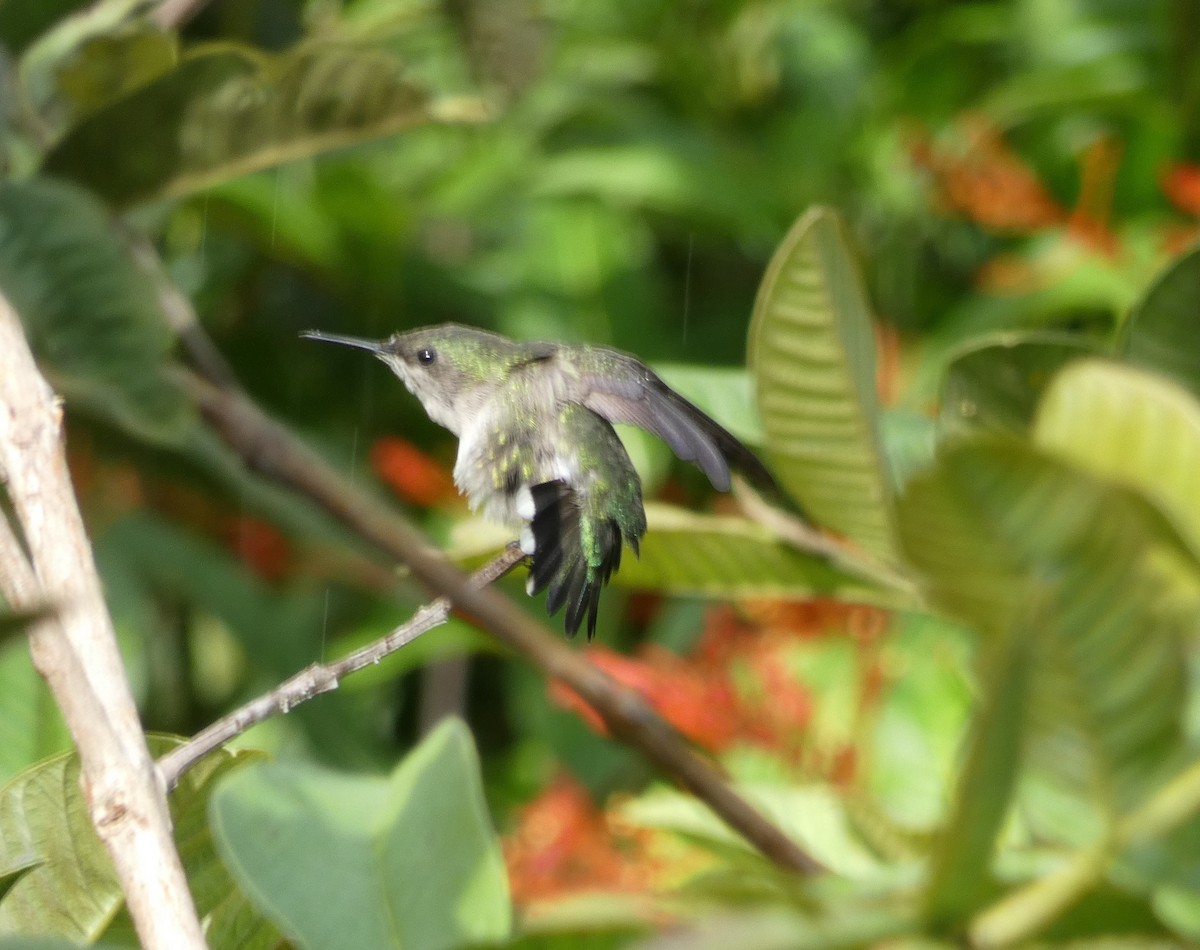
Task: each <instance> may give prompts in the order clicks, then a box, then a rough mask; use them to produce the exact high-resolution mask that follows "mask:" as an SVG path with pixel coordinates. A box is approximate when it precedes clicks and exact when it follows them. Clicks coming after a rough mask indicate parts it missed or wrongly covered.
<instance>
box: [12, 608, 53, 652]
mask: <svg viewBox="0 0 1200 950" xmlns="http://www.w3.org/2000/svg"><path fill="white" fill-rule="evenodd" d="M50 613H51V611H50V610H18V611H16V612H12V611H6V610H0V645H2V644H3V643H4V641H5V640H7V639H8V638H9V637H15V636H17V635H18V634H20V633H23V632H24V631H25V629H26V628H27V627H28V626H29V625H30V624H32V623H37V622H38V621H39V620H41V619H43V618H44V617H46V616H47V615H48V614H50Z"/></svg>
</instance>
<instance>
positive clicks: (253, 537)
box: [224, 515, 292, 582]
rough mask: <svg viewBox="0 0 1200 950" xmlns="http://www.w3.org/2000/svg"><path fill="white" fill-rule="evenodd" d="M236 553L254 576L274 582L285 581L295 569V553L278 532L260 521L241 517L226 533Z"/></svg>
mask: <svg viewBox="0 0 1200 950" xmlns="http://www.w3.org/2000/svg"><path fill="white" fill-rule="evenodd" d="M224 534H225V539H226V543H227V544H228V545H229V546H230V548H232V549H233V553H234V554H236V555H237V556H238V558H239V559H241V561H242V563H244V564H246V565H247V566H248V567H249V568H250V569H251V570H252V571H254V573H255V574H257V575H258V576H259V577H261V578H263V579H264V580H267V581H271V582H275V581H279V580H282V579H283V578H284V577H286V576H287V575H288V574H289V573H290V571H291V567H292V549H291V546H290V545H289V544H288V541H287V538H285V537H284V536H283V534H282V533H280V531H279V529H278V528H276V527H275V526H274V525H272V524H270V523H269V522H266V521H263V520H262V519H261V518H255V517H252V516H251V515H238V516H236V517H234V518H231V519H230V520H229V522H228V524H227V526H226V528H225V531H224Z"/></svg>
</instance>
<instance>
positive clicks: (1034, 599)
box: [900, 440, 1200, 816]
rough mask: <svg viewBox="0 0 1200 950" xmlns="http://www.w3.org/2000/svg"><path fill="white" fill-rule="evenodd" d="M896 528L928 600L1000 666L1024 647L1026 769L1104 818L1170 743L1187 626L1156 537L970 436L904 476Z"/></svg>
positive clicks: (1187, 576) (1127, 511)
mask: <svg viewBox="0 0 1200 950" xmlns="http://www.w3.org/2000/svg"><path fill="white" fill-rule="evenodd" d="M900 528H901V537H902V540H903V543H904V546H905V550H906V551H907V553H908V556H909V558H910V560H911V562H912V563H913V564H914V565H915V566H916V567H917V568H918V569H919V570H920V572H921V574H922V575H923V578H924V582H925V587H926V590H927V592H928V594H929V597H930V599H931V600H932V602H933V603H934V604H935V605H937V606H939V607H941V608H942V609H944V610H946V611H948V612H949V613H951V614H953V615H954V616H957V617H959V618H960V619H962V620H964V621H965V622H967V623H968V624H970V625H972V626H974V627H975V628H976V629H977V630H979V631H980V632H981V633H984V634H986V635H987V636H988V638H989V639H991V640H992V641H996V642H1001V641H1003V639H1004V638H1012V639H1013V643H1012V645H1011V646H1010V647H1008V648H1007V649H1009V650H1010V651H1013V652H1011V655H1012V656H1014V657H1019V656H1020V655H1021V653H1020V651H1022V650H1026V649H1028V650H1031V651H1032V654H1031V657H1032V658H1031V667H1030V669H1031V679H1030V683H1031V686H1030V699H1029V702H1028V704H1027V708H1026V716H1027V717H1028V719H1027V722H1028V724H1029V728H1028V730H1027V732H1026V737H1025V739H1024V741H1025V742H1026V743H1027V747H1028V748H1030V749H1031V751H1032V752H1034V753H1035V754H1036V755H1037V757H1038V761H1039V762H1040V763H1041V764H1042V765H1043V767H1045V768H1047V769H1050V770H1051V771H1052V772H1054V773H1055V774H1057V775H1059V776H1060V777H1061V778H1062V779H1063V780H1065V781H1067V782H1069V783H1070V785H1071V787H1073V788H1075V789H1076V790H1077V791H1078V792H1079V793H1080V794H1088V795H1089V796H1090V797H1091V798H1092V799H1093V800H1094V801H1096V803H1097V805H1098V806H1099V807H1100V809H1101V810H1102V811H1104V812H1106V813H1108V814H1109V815H1113V816H1115V815H1117V814H1120V813H1121V812H1122V811H1124V810H1126V809H1128V808H1129V807H1131V806H1132V804H1134V803H1135V802H1136V801H1137V800H1138V798H1139V797H1140V796H1141V795H1142V794H1144V793H1145V790H1146V789H1147V787H1149V785H1150V784H1151V783H1152V782H1153V781H1154V780H1155V779H1156V777H1157V776H1158V773H1159V772H1160V770H1161V769H1162V768H1163V767H1164V764H1165V763H1166V761H1167V759H1168V758H1169V756H1170V755H1172V754H1173V753H1174V752H1175V751H1176V750H1177V749H1178V747H1179V741H1180V732H1181V719H1182V713H1183V704H1184V698H1185V682H1184V665H1183V656H1182V642H1183V640H1184V639H1185V638H1186V637H1187V636H1189V635H1192V634H1194V633H1195V631H1196V627H1197V624H1198V617H1200V612H1198V611H1200V577H1198V574H1197V571H1196V567H1195V561H1194V560H1193V559H1192V558H1191V557H1190V555H1189V553H1188V552H1187V551H1186V549H1185V548H1184V546H1183V544H1182V543H1181V541H1180V539H1179V537H1178V535H1177V534H1176V533H1175V532H1174V531H1173V530H1172V528H1171V526H1170V525H1169V524H1168V523H1167V522H1166V521H1164V520H1163V518H1162V517H1161V516H1160V515H1159V514H1158V513H1157V512H1156V511H1155V510H1153V509H1152V508H1151V507H1150V506H1149V505H1147V504H1145V503H1144V502H1143V501H1142V500H1141V499H1139V498H1137V497H1136V496H1134V495H1132V494H1130V493H1129V492H1127V491H1125V490H1123V489H1120V488H1116V487H1112V486H1109V485H1106V484H1102V483H1099V482H1096V481H1095V480H1093V479H1091V478H1090V477H1088V476H1086V475H1083V474H1081V473H1078V472H1076V471H1074V470H1073V469H1071V468H1069V467H1068V466H1066V465H1064V464H1063V463H1062V462H1059V461H1057V460H1055V459H1053V458H1051V457H1048V456H1045V455H1043V454H1041V453H1038V452H1036V451H1035V450H1033V449H1031V448H1028V447H1025V446H1023V445H1020V444H1017V443H1008V442H1004V441H999V440H974V441H972V442H968V443H962V444H959V445H955V446H952V447H950V448H948V449H947V450H946V451H945V452H944V454H943V455H942V457H941V458H940V460H939V462H938V464H937V466H936V468H935V469H933V470H932V471H931V472H929V473H927V474H925V475H922V476H919V477H918V478H917V479H914V481H913V482H912V483H911V485H910V487H909V490H908V492H907V493H906V495H905V497H904V499H903V501H902V503H901V506H900ZM1016 638H1023V639H1024V640H1025V641H1026V643H1025V645H1023V646H1018V645H1017V643H1016ZM1003 669H1004V666H1003V664H1001V665H1000V667H999V669H998V670H997V671H996V672H997V674H999V672H1000V671H1002V670H1003ZM1005 675H1007V674H1005ZM985 688H986V687H985ZM1005 736H1006V738H1005V740H1004V741H1006V742H1007V741H1011V737H1008V734H1007V733H1005ZM996 754H997V755H999V754H1000V753H999V752H997V753H996Z"/></svg>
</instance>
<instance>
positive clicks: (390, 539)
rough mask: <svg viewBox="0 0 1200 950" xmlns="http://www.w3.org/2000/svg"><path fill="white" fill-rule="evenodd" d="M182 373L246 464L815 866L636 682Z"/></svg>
mask: <svg viewBox="0 0 1200 950" xmlns="http://www.w3.org/2000/svg"><path fill="white" fill-rule="evenodd" d="M181 379H182V382H183V384H184V385H185V386H186V387H187V389H188V391H189V392H190V393H191V394H192V397H193V398H194V399H195V400H196V402H197V404H198V405H199V407H200V410H201V412H202V414H203V415H204V417H205V418H206V420H207V421H208V422H209V424H210V425H212V426H213V427H214V428H215V429H216V430H217V431H218V432H219V433H220V435H221V436H222V438H224V440H225V441H226V443H227V444H228V445H229V446H230V447H231V448H232V449H233V450H234V451H235V452H237V453H238V454H239V455H240V456H241V457H242V460H243V462H244V463H245V464H246V465H247V466H248V467H249V468H251V469H253V470H255V471H257V472H259V473H260V474H262V475H263V476H265V477H267V478H270V479H272V480H274V481H276V482H278V483H280V484H282V485H285V486H287V487H289V488H291V489H292V490H293V491H296V492H299V493H300V494H302V495H305V496H307V497H308V498H309V499H311V500H312V501H314V502H315V503H317V504H318V505H320V506H321V507H322V508H324V509H325V511H327V512H328V513H329V514H330V515H332V516H333V517H334V518H336V519H337V520H339V521H341V522H342V523H343V524H345V525H347V526H348V527H349V528H351V530H353V531H354V532H356V533H357V534H358V535H359V536H360V537H362V538H363V539H364V540H366V541H368V542H369V543H371V544H372V545H373V546H374V547H376V548H377V549H378V550H380V551H381V552H383V553H384V554H386V555H387V556H389V557H391V558H394V559H395V560H398V561H400V562H402V563H404V564H405V565H407V566H408V568H409V569H410V570H411V571H412V573H413V575H414V576H415V577H416V578H417V579H418V580H420V581H421V582H422V583H424V584H425V585H426V586H427V587H428V588H430V589H431V590H433V591H435V592H438V593H441V594H444V595H445V596H446V597H448V598H449V600H450V601H451V602H452V603H453V604H455V605H456V606H457V607H459V608H460V609H463V610H466V611H468V612H469V613H470V614H471V615H472V616H474V617H475V618H476V619H477V620H478V621H479V623H480V624H481V625H482V626H483V627H484V628H485V629H487V630H488V631H490V632H491V633H492V634H493V635H494V636H495V637H496V638H497V639H499V640H500V641H501V642H503V643H505V644H506V645H507V646H509V647H511V648H512V649H513V650H515V651H516V652H517V653H519V654H521V655H522V656H523V657H525V658H526V659H527V660H529V661H530V662H532V663H533V664H534V665H536V666H537V667H539V668H540V669H541V670H542V671H543V672H544V673H546V674H547V675H548V676H550V677H553V678H556V679H559V680H561V681H562V682H563V683H565V684H566V685H567V686H569V687H571V688H572V689H573V690H574V691H575V692H576V693H578V694H579V695H580V696H582V697H583V698H584V699H585V700H586V701H587V702H588V703H589V704H590V705H591V706H592V707H593V708H594V709H595V710H596V712H597V713H599V714H600V716H601V718H602V719H603V720H604V722H605V724H606V725H607V727H608V730H609V732H610V733H612V735H613V736H614V737H616V738H617V739H619V740H620V741H622V742H626V743H628V744H629V745H632V746H634V747H636V748H637V749H639V750H640V751H641V752H642V754H643V755H645V756H646V757H647V758H648V759H650V760H651V761H652V762H654V763H655V764H656V765H657V766H658V767H659V768H660V769H662V771H663V772H665V773H666V774H667V775H669V776H670V777H671V778H672V779H673V780H674V781H675V782H676V783H677V784H678V785H680V786H682V787H683V788H685V789H687V790H688V791H690V792H692V794H694V795H696V797H697V798H699V799H700V800H701V801H703V802H705V803H706V804H707V805H708V806H709V807H710V808H711V809H712V810H713V811H714V812H715V813H716V814H717V815H719V816H720V817H721V818H722V819H723V820H724V821H725V822H727V823H728V824H729V825H730V826H731V827H732V828H734V829H735V830H737V831H738V832H739V833H741V834H742V835H743V836H744V837H745V838H746V840H747V841H749V842H750V843H751V844H752V845H753V846H754V847H756V848H758V849H759V850H760V851H761V852H762V853H763V854H764V855H765V856H766V857H768V858H769V859H770V860H772V861H774V862H775V863H776V864H778V865H780V866H781V867H784V868H788V869H792V870H796V871H801V872H806V873H811V872H814V871H817V870H820V865H819V864H818V863H817V862H816V861H815V860H814V859H813V858H812V857H810V856H809V855H807V854H806V853H804V852H803V851H802V850H801V849H800V848H798V847H797V846H796V844H795V843H794V842H793V841H792V840H791V839H790V838H788V837H787V836H786V835H785V834H783V832H782V831H780V830H779V829H778V828H777V827H776V826H775V825H773V824H772V823H771V822H769V821H768V820H767V819H766V818H764V817H763V816H762V815H761V814H760V813H759V812H758V811H757V810H756V809H755V808H754V807H752V806H751V805H750V804H749V803H748V802H747V801H746V800H745V799H744V798H742V797H741V795H739V794H738V793H737V792H736V791H735V790H734V789H733V788H732V787H731V786H730V785H729V783H728V782H727V781H726V780H725V778H724V777H723V776H722V775H721V773H720V772H719V771H717V769H716V768H715V767H714V766H713V765H712V763H710V762H709V761H708V760H706V759H704V758H702V757H701V756H699V755H698V754H697V753H696V752H695V751H693V750H692V748H691V747H690V746H689V745H688V743H687V741H686V740H685V739H684V738H683V737H682V736H681V735H680V734H679V733H678V732H677V731H676V730H675V729H674V728H673V727H672V726H671V725H670V724H669V723H667V722H666V720H664V719H663V718H662V717H661V716H659V715H658V713H657V712H655V711H654V709H652V708H651V707H650V706H649V705H648V704H647V703H646V702H645V700H643V699H642V697H641V696H640V695H638V694H637V693H636V692H635V691H633V690H631V689H629V688H627V687H625V686H623V685H621V684H619V683H617V682H616V681H615V680H613V679H612V678H611V677H610V676H608V674H606V673H605V672H603V671H602V670H600V669H598V668H597V667H596V666H594V665H593V664H592V663H590V662H589V661H588V660H587V659H586V658H584V657H583V656H581V655H580V654H578V653H576V652H575V651H573V650H571V649H570V648H569V647H568V646H567V645H566V644H565V643H564V642H563V641H562V639H561V637H558V636H556V635H554V634H552V633H551V632H550V631H549V630H547V628H546V627H545V626H544V625H542V624H539V623H536V622H535V621H533V620H531V619H530V618H529V617H528V616H527V615H526V614H525V613H523V612H522V611H521V610H520V609H519V608H518V607H517V606H516V605H515V604H513V603H512V602H510V601H509V600H508V599H507V598H505V597H502V596H500V595H499V594H497V593H496V592H495V591H494V590H490V589H486V588H485V589H476V588H474V587H473V586H472V584H471V581H470V580H469V579H468V578H467V577H466V575H464V574H463V573H462V572H461V571H459V570H458V569H457V568H456V567H454V565H452V564H450V563H448V562H447V561H446V560H445V559H444V558H442V557H441V556H440V555H439V554H437V553H435V552H433V551H431V550H430V549H429V548H428V546H427V545H426V544H425V542H424V540H423V539H422V537H421V536H420V534H419V533H418V532H417V531H416V530H415V529H414V528H413V527H411V526H410V525H409V524H408V523H407V522H406V521H404V520H403V519H402V518H401V517H400V516H398V515H397V514H396V513H395V512H394V511H392V510H391V509H389V508H385V507H383V506H381V505H378V504H376V503H375V502H373V501H372V500H370V499H369V498H368V497H366V496H365V495H363V494H362V493H360V492H358V491H356V490H355V489H354V487H353V486H351V485H350V484H348V483H347V482H346V481H344V480H343V479H342V477H341V476H340V475H339V474H338V473H337V472H336V471H335V470H333V469H332V468H331V467H330V466H329V465H328V464H326V462H325V461H324V460H323V459H321V458H320V457H319V456H317V455H316V454H315V453H314V452H312V451H311V450H310V449H308V448H307V447H306V446H305V445H304V444H303V443H302V442H300V441H299V440H298V439H296V438H295V437H293V436H292V435H291V434H290V433H288V432H287V431H286V430H285V429H284V428H283V427H282V426H280V425H279V424H278V423H276V422H275V421H273V420H272V419H270V418H269V417H268V416H266V415H265V414H264V413H263V412H262V410H260V409H259V408H258V407H257V406H256V405H254V404H253V403H252V402H250V401H249V400H248V399H247V398H246V397H245V396H243V395H242V394H241V393H239V392H237V391H236V390H233V389H223V388H219V387H216V386H213V385H212V384H211V383H208V382H206V381H205V380H203V379H201V378H199V377H198V376H196V375H194V374H191V373H184V374H183V375H182V377H181Z"/></svg>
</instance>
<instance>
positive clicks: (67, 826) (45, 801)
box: [0, 753, 122, 943]
mask: <svg viewBox="0 0 1200 950" xmlns="http://www.w3.org/2000/svg"><path fill="white" fill-rule="evenodd" d="M10 876H12V877H15V878H16V880H15V882H14V883H12V885H11V887H9V888H8V891H7V893H5V894H4V897H3V899H0V934H11V933H40V934H55V935H58V936H62V937H68V938H70V939H73V940H80V941H84V942H89V943H90V942H91V941H93V940H95V939H96V938H97V937H99V936H100V934H101V933H102V932H103V931H104V928H105V927H107V926H108V923H109V921H111V920H112V918H113V916H114V915H115V914H116V913H117V911H118V910H119V909H120V907H121V903H122V898H121V888H120V885H119V883H118V882H117V877H116V872H115V871H114V870H113V867H112V862H111V861H110V860H109V857H108V854H107V852H105V850H104V846H103V845H102V844H101V843H100V839H99V838H97V837H96V832H95V831H94V830H93V829H92V824H91V821H90V820H89V818H88V813H87V808H86V807H85V805H84V802H83V792H82V790H81V789H80V786H79V759H78V758H77V757H76V756H75V755H74V754H72V753H63V754H61V755H57V756H54V757H53V758H51V759H47V760H45V761H43V762H41V763H39V764H38V765H35V766H33V767H32V768H30V769H27V770H25V771H24V772H22V773H20V774H19V775H17V776H16V777H15V778H14V779H13V780H12V781H10V782H9V783H8V784H7V785H5V786H4V788H3V789H0V881H2V880H3V879H4V878H5V877H10Z"/></svg>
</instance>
